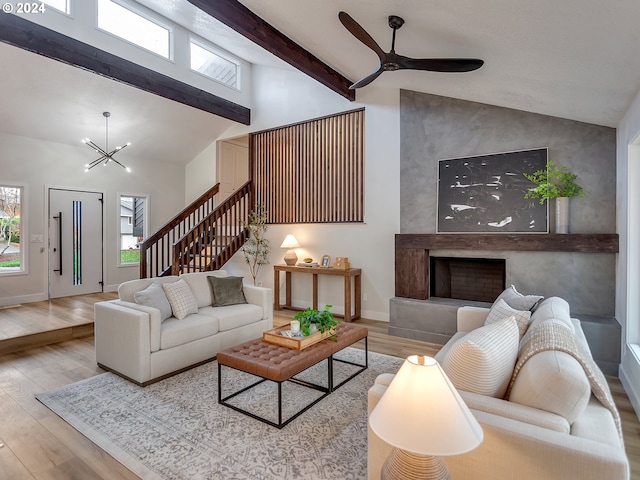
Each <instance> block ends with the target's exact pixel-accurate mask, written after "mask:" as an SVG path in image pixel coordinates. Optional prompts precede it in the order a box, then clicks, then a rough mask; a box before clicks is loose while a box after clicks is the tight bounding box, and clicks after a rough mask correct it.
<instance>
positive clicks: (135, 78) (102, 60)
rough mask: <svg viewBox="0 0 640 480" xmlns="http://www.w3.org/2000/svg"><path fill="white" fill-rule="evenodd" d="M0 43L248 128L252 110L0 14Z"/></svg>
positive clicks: (24, 21)
mask: <svg viewBox="0 0 640 480" xmlns="http://www.w3.org/2000/svg"><path fill="white" fill-rule="evenodd" d="M0 41H1V42H4V43H8V44H10V45H14V46H16V47H20V48H23V49H25V50H28V51H30V52H34V53H37V54H39V55H43V56H45V57H48V58H51V59H54V60H58V61H60V62H63V63H67V64H69V65H73V66H76V67H80V68H84V69H85V70H89V71H91V72H94V73H97V74H98V75H102V76H104V77H108V78H111V79H113V80H117V81H119V82H122V83H125V84H127V85H130V86H132V87H136V88H139V89H141V90H144V91H146V92H149V93H153V94H155V95H160V96H161V97H164V98H168V99H169V100H174V101H176V102H179V103H183V104H185V105H189V106H191V107H194V108H198V109H200V110H204V111H205V112H209V113H213V114H215V115H218V116H220V117H223V118H226V119H229V120H233V121H234V122H238V123H242V124H244V125H249V124H250V122H251V110H249V109H248V108H246V107H243V106H242V105H238V104H236V103H233V102H230V101H229V100H226V99H224V98H222V97H218V96H216V95H213V94H211V93H209V92H205V91H204V90H200V89H199V88H196V87H194V86H191V85H189V84H186V83H183V82H180V81H178V80H175V79H173V78H171V77H168V76H166V75H163V74H161V73H158V72H155V71H153V70H150V69H148V68H145V67H141V66H140V65H137V64H135V63H133V62H130V61H128V60H125V59H123V58H120V57H117V56H116V55H113V54H111V53H108V52H105V51H104V50H100V49H97V48H95V47H93V46H91V45H88V44H86V43H83V42H80V41H78V40H75V39H73V38H71V37H67V36H66V35H62V34H61V33H58V32H55V31H53V30H50V29H48V28H46V27H42V26H40V25H37V24H35V23H32V22H30V21H28V20H25V19H23V18H21V17H18V16H16V15H11V14H0Z"/></svg>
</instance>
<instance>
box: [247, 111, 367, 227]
mask: <svg viewBox="0 0 640 480" xmlns="http://www.w3.org/2000/svg"><path fill="white" fill-rule="evenodd" d="M251 145H252V152H253V160H254V169H255V177H254V178H255V181H256V196H257V199H256V203H258V204H260V203H262V204H264V205H265V207H266V210H267V215H268V222H269V223H345V222H363V221H364V109H359V110H353V111H350V112H346V113H341V114H339V115H332V116H328V117H322V118H318V119H314V120H310V121H307V122H303V123H298V124H294V125H289V126H285V127H280V128H277V129H273V130H267V131H263V132H258V133H254V134H252V135H251Z"/></svg>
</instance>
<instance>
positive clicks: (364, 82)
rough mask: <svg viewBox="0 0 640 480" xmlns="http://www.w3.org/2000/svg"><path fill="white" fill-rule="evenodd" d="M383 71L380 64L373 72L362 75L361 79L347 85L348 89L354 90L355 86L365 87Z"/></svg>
mask: <svg viewBox="0 0 640 480" xmlns="http://www.w3.org/2000/svg"><path fill="white" fill-rule="evenodd" d="M382 72H384V68H382V66H380V67H378V69H377V70H376V71H375V72H373V73H372V74H370V75H367V76H366V77H364V78H363V79H362V80H359V81H357V82H356V83H354V84H353V85H351V86H350V87H349V90H355V89H356V88H362V87H366V86H367V85H369V84H370V83H371V82H373V81H374V80H375V79H376V78H378V77H379V76H380V74H381V73H382Z"/></svg>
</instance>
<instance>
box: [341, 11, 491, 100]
mask: <svg viewBox="0 0 640 480" xmlns="http://www.w3.org/2000/svg"><path fill="white" fill-rule="evenodd" d="M338 18H339V19H340V22H342V25H344V27H345V28H346V29H347V30H349V32H351V34H352V35H353V36H354V37H356V38H357V39H358V40H360V41H361V42H362V43H364V44H365V45H366V46H367V47H369V48H370V49H371V50H373V51H374V52H375V53H376V55H378V58H379V59H380V65H379V66H378V69H377V70H376V71H375V72H373V73H372V74H370V75H368V76H366V77H364V78H363V79H362V80H360V81H358V82H356V83H354V84H353V85H351V86H350V87H349V89H351V90H353V89H356V88H361V87H364V86H366V85H369V84H370V83H371V82H373V81H374V80H375V79H376V78H378V76H379V75H380V74H381V73H382V72H392V71H395V70H429V71H431V72H471V71H473V70H477V69H478V68H480V67H481V66H482V65H483V64H484V61H482V60H479V59H477V58H409V57H405V56H403V55H398V54H397V53H396V52H395V46H396V30H398V29H399V28H400V27H402V25H404V20H403V19H402V18H400V17H398V16H397V15H390V16H389V26H390V27H391V28H392V29H393V39H392V40H391V51H389V52H388V53H385V52H384V51H383V50H382V49H381V48H380V46H379V45H378V44H377V43H376V41H375V40H374V39H373V38H372V37H371V35H369V34H368V33H367V32H366V30H365V29H364V28H362V27H361V26H360V25H359V24H358V22H356V21H355V20H354V19H353V18H351V16H350V15H349V14H348V13H346V12H340V13H338Z"/></svg>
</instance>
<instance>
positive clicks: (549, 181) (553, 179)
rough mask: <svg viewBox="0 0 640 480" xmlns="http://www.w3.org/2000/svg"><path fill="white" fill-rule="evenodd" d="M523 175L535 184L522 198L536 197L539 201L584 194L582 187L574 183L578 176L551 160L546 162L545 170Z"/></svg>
mask: <svg viewBox="0 0 640 480" xmlns="http://www.w3.org/2000/svg"><path fill="white" fill-rule="evenodd" d="M524 176H525V177H526V178H527V180H529V181H531V182H533V183H534V184H535V187H531V188H529V190H527V193H526V195H525V196H524V198H538V199H540V203H544V202H546V201H547V200H551V199H554V198H561V197H567V198H569V197H581V196H582V195H584V194H585V191H584V189H583V188H582V187H581V186H580V185H578V184H577V183H576V179H577V178H578V176H577V175H576V174H575V173H571V172H570V171H569V170H567V168H566V167H558V166H556V165H555V164H554V163H553V161H551V160H549V161H548V162H547V168H546V169H545V170H538V171H536V172H533V173H525V174H524Z"/></svg>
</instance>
